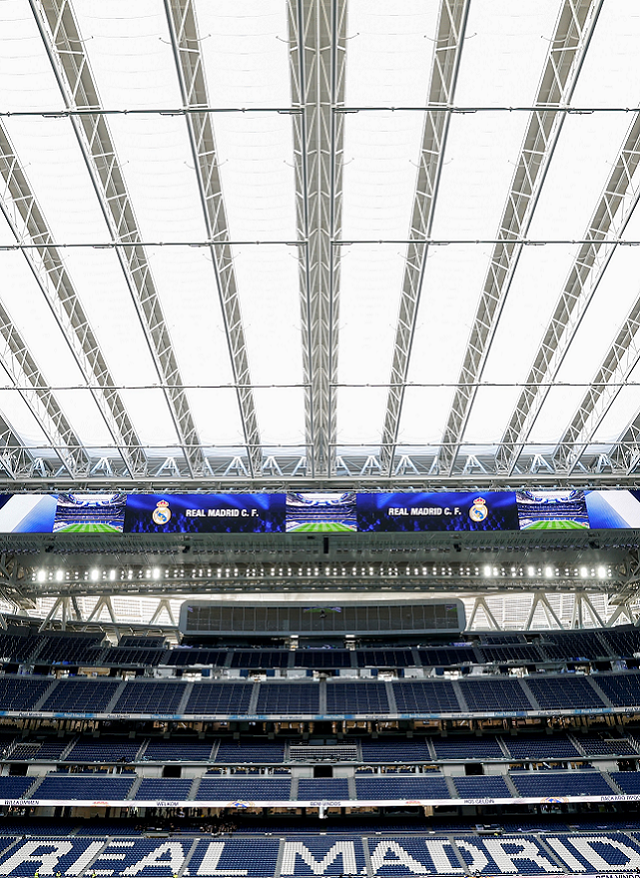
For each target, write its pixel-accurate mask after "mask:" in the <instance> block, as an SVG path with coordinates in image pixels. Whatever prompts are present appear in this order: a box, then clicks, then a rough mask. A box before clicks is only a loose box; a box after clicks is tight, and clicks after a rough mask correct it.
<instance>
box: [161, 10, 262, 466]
mask: <svg viewBox="0 0 640 878" xmlns="http://www.w3.org/2000/svg"><path fill="white" fill-rule="evenodd" d="M164 7H165V12H166V15H167V21H168V24H169V33H170V35H171V44H172V48H173V53H174V57H175V61H176V68H177V71H178V78H179V80H180V90H181V93H182V100H183V103H184V106H185V107H190V108H192V109H193V108H197V107H208V106H209V96H208V92H207V83H206V79H205V74H204V64H203V60H202V55H201V53H200V37H199V33H198V26H197V21H196V15H195V9H194V4H193V0H164ZM186 123H187V128H188V130H189V140H190V143H191V151H192V153H193V160H194V164H195V169H196V176H197V178H198V188H199V191H200V198H201V201H202V210H203V213H204V219H205V224H206V228H207V235H208V237H209V240H210V241H215V245H212V246H211V247H210V248H209V251H210V254H211V260H212V264H213V268H214V272H215V277H216V284H217V287H218V294H219V297H220V306H221V309H222V315H223V318H224V325H225V332H226V336H227V344H228V346H229V356H230V358H231V368H232V370H233V380H234V383H235V385H236V395H237V398H238V405H239V407H240V417H241V420H242V429H243V432H244V438H245V441H246V443H247V459H248V464H249V472H250V473H251V474H253V473H259V472H260V465H261V461H262V451H261V448H260V434H259V432H258V419H257V416H256V409H255V403H254V398H253V390H252V388H251V376H250V373H249V360H248V357H247V348H246V343H245V336H244V329H243V325H242V315H241V312H240V300H239V296H238V289H237V283H236V275H235V270H234V266H233V254H232V252H231V247H230V246H229V243H228V242H229V240H230V236H229V225H228V222H227V214H226V210H225V205H224V199H223V195H222V186H221V181H220V171H219V166H218V161H217V154H216V145H215V139H214V134H213V126H212V124H211V115H210V114H209V113H187V115H186Z"/></svg>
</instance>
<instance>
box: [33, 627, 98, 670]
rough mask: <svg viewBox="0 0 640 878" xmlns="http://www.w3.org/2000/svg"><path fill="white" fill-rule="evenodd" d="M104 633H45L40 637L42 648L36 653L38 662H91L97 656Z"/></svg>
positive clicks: (67, 663) (73, 663) (72, 663)
mask: <svg viewBox="0 0 640 878" xmlns="http://www.w3.org/2000/svg"><path fill="white" fill-rule="evenodd" d="M102 639H103V638H102V635H95V634H89V635H85V636H82V635H78V634H69V635H64V634H43V635H41V638H40V649H39V650H38V652H37V654H36V662H37V663H39V664H45V663H49V662H51V663H52V664H66V665H77V664H82V662H88V663H90V662H91V661H92V658H93V657H94V656H95V649H96V647H98V646H99V645H100V643H101V642H102Z"/></svg>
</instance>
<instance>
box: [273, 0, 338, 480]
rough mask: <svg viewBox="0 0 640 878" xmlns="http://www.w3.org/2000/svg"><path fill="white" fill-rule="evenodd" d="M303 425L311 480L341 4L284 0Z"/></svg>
mask: <svg viewBox="0 0 640 878" xmlns="http://www.w3.org/2000/svg"><path fill="white" fill-rule="evenodd" d="M288 10H289V41H290V70H291V88H292V95H293V104H294V105H295V106H298V107H300V108H302V110H303V112H302V113H301V114H300V115H293V116H292V122H293V134H294V161H295V173H296V217H297V227H298V238H299V240H301V241H305V242H307V243H306V247H305V248H304V250H303V251H302V253H301V257H300V295H301V305H302V331H303V368H304V376H305V377H304V381H305V384H306V385H308V389H307V390H306V391H305V424H306V437H307V446H308V448H309V470H310V473H311V475H313V476H315V477H317V478H322V477H327V476H330V475H331V474H332V472H333V470H334V468H335V450H334V445H335V435H336V398H335V394H334V393H333V392H332V385H333V384H335V382H336V378H337V353H338V288H339V254H338V252H337V249H336V248H335V247H333V246H332V243H331V242H332V241H333V240H334V239H336V238H339V237H340V232H341V222H342V220H341V215H342V164H343V147H344V115H343V114H342V113H336V112H334V108H339V107H341V106H344V69H345V51H346V39H345V28H346V11H347V3H346V0H288Z"/></svg>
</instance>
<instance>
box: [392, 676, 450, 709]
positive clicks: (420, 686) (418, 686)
mask: <svg viewBox="0 0 640 878" xmlns="http://www.w3.org/2000/svg"><path fill="white" fill-rule="evenodd" d="M393 693H394V695H395V699H396V704H397V706H398V711H399V712H400V713H460V711H461V708H460V705H459V704H458V699H457V698H456V693H455V690H454V688H453V685H452V684H451V683H450V682H448V681H442V682H440V681H436V680H433V681H432V680H415V681H411V682H402V683H394V684H393Z"/></svg>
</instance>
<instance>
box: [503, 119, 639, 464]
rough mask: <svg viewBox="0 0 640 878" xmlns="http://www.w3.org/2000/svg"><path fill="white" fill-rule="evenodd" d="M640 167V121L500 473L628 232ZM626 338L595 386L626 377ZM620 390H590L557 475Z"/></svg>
mask: <svg viewBox="0 0 640 878" xmlns="http://www.w3.org/2000/svg"><path fill="white" fill-rule="evenodd" d="M639 164H640V116H638V117H637V118H636V120H635V122H634V123H633V125H632V126H631V129H630V130H629V132H628V134H627V136H626V138H625V142H624V144H623V145H622V148H621V150H620V153H619V156H618V159H617V161H616V162H615V164H614V167H613V170H612V172H611V174H610V175H609V178H608V180H607V183H606V185H605V188H604V192H603V193H602V195H601V197H600V200H599V202H598V204H597V206H596V209H595V211H594V213H593V216H592V217H591V220H590V222H589V226H588V228H587V230H586V232H585V234H584V238H585V240H591V241H592V243H588V244H583V245H582V246H581V247H580V250H579V252H578V255H577V256H576V260H575V262H574V265H573V266H572V268H571V270H570V272H569V276H568V278H567V281H566V284H565V286H564V289H563V291H562V293H561V295H560V299H559V301H558V304H557V305H556V309H555V312H554V314H553V316H552V318H551V321H550V323H549V325H548V327H547V330H546V332H545V335H544V338H543V340H542V343H541V345H540V348H539V349H538V352H537V354H536V357H535V359H534V362H533V366H532V368H531V371H530V372H529V375H528V377H527V380H526V384H527V386H526V387H525V388H524V389H523V391H522V393H521V394H520V398H519V400H518V403H517V405H516V408H515V410H514V412H513V414H512V416H511V419H510V422H509V426H508V427H507V429H506V431H505V433H504V436H503V438H502V442H501V447H500V450H499V452H498V460H497V464H498V469H499V471H501V472H503V473H505V474H508V475H511V474H512V473H513V471H514V467H515V465H516V463H517V460H518V457H519V455H520V453H521V451H522V448H523V446H524V445H525V443H526V441H527V437H528V436H529V433H530V431H531V429H532V427H533V424H534V423H535V420H536V418H537V416H538V414H539V413H540V409H541V408H542V405H543V403H544V401H545V399H546V398H547V395H548V393H549V390H550V387H551V385H552V384H553V381H554V379H555V378H556V376H557V374H558V371H559V369H560V366H561V365H562V362H563V361H564V358H565V356H566V354H567V351H568V350H569V347H570V345H571V342H572V341H573V339H574V337H575V334H576V332H577V329H578V327H579V325H580V322H581V320H582V318H583V316H584V314H585V312H586V309H587V307H588V305H589V303H590V301H591V299H592V297H593V295H594V293H595V291H596V290H597V288H598V286H599V284H600V281H601V280H602V277H603V275H604V272H605V270H606V268H607V266H608V265H609V262H610V261H611V257H612V256H613V254H614V252H615V249H616V246H617V245H616V244H615V243H613V242H612V240H611V239H614V240H615V239H618V238H619V237H620V236H621V234H622V233H623V232H624V230H625V228H626V227H627V225H628V223H629V220H630V219H631V217H632V215H633V213H634V211H635V209H636V207H637V205H638V201H639V200H640V186H638V181H637V180H634V177H635V176H636V175H637V171H638V166H639ZM623 340H624V336H619V338H618V341H617V342H616V343H615V344H614V346H613V347H612V349H611V352H610V353H609V355H608V356H607V357H606V358H605V361H604V362H603V365H602V366H601V368H600V371H599V372H598V374H597V376H596V378H595V380H594V385H595V384H596V383H597V384H599V383H600V382H601V381H607V382H611V384H612V385H613V384H616V383H619V382H622V381H624V378H625V377H626V376H627V375H628V371H625V368H624V364H623V360H624V361H625V363H626V360H627V359H628V357H627V358H625V357H623V356H621V355H622V347H623ZM619 389H620V388H619V387H617V388H616V387H614V386H611V387H606V388H605V387H601V386H593V387H591V388H590V389H589V390H588V392H587V393H586V394H585V397H584V399H583V401H582V402H581V404H580V408H579V410H578V412H577V413H576V416H575V417H574V419H573V421H572V423H571V425H570V427H569V429H568V430H567V431H566V433H565V435H564V436H563V439H562V443H561V444H560V446H559V447H558V450H557V452H556V455H555V458H556V464H557V466H558V468H559V469H560V470H563V469H566V468H567V467H571V468H572V466H573V464H575V462H577V460H579V458H580V455H581V453H582V451H583V450H584V448H585V447H586V445H587V444H588V441H589V438H590V437H591V435H593V432H594V430H595V428H596V426H597V425H598V424H599V423H600V421H601V420H602V417H603V416H604V414H605V413H606V411H607V410H608V408H609V407H610V405H611V403H612V402H613V400H614V399H615V396H616V395H617V393H618V392H619Z"/></svg>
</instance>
